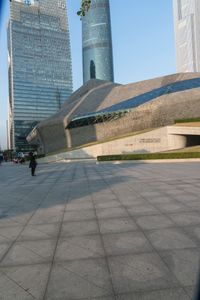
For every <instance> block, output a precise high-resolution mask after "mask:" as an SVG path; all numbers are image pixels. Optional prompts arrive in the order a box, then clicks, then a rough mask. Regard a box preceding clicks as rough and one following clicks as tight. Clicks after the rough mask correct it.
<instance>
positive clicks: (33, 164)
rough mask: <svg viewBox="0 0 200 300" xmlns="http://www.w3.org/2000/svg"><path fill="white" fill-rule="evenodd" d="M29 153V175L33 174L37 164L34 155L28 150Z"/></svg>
mask: <svg viewBox="0 0 200 300" xmlns="http://www.w3.org/2000/svg"><path fill="white" fill-rule="evenodd" d="M29 155H30V163H29V168H31V175H32V176H35V169H36V166H37V161H36V159H35V156H34V155H33V153H32V152H30V153H29Z"/></svg>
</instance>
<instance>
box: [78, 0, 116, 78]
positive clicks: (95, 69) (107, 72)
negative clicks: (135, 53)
mask: <svg viewBox="0 0 200 300" xmlns="http://www.w3.org/2000/svg"><path fill="white" fill-rule="evenodd" d="M82 40H83V82H86V81H88V80H90V79H92V78H97V79H102V80H108V81H114V75H113V55H112V37H111V22H110V6H109V0H92V3H91V8H90V10H89V11H88V12H87V13H86V15H85V17H83V19H82Z"/></svg>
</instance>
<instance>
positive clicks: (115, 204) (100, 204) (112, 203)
mask: <svg viewBox="0 0 200 300" xmlns="http://www.w3.org/2000/svg"><path fill="white" fill-rule="evenodd" d="M119 206H121V204H120V203H119V201H116V200H107V201H106V202H101V201H99V202H97V203H96V204H95V207H96V209H98V208H107V209H109V208H111V207H119Z"/></svg>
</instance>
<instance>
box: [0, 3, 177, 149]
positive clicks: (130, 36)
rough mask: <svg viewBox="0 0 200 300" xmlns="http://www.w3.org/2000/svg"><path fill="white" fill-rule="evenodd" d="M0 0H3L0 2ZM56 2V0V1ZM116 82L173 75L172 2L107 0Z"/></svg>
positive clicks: (3, 62) (1, 45)
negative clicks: (108, 1) (109, 12)
mask: <svg viewBox="0 0 200 300" xmlns="http://www.w3.org/2000/svg"><path fill="white" fill-rule="evenodd" d="M0 1H2V0H0ZM55 1H56V0H55ZM8 3H9V1H8V0H5V4H4V9H3V12H2V14H0V26H1V27H0V145H1V147H2V148H5V147H6V119H7V101H8V82H7V40H6V25H7V20H8ZM67 7H68V19H69V27H70V37H71V49H72V68H73V86H74V90H76V89H77V88H78V87H80V86H81V85H82V52H81V22H80V20H79V18H78V17H77V16H76V11H77V10H78V9H79V7H80V0H68V1H67ZM110 7H111V22H112V38H113V55H114V73H115V82H119V83H124V84H125V83H130V82H135V81H140V80H144V79H149V78H153V77H158V76H162V75H165V74H171V73H175V72H176V65H175V46H174V29H173V10H172V0H123V1H122V0H110Z"/></svg>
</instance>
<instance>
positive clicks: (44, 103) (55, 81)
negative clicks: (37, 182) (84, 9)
mask: <svg viewBox="0 0 200 300" xmlns="http://www.w3.org/2000/svg"><path fill="white" fill-rule="evenodd" d="M8 61H9V69H8V75H9V124H8V130H9V138H10V147H11V148H13V149H15V150H16V151H28V150H29V148H30V146H29V145H28V143H27V141H26V136H27V135H28V134H29V132H30V131H31V130H32V129H33V128H34V126H35V125H36V124H37V123H38V122H40V121H42V120H44V119H46V118H47V117H49V116H51V115H52V114H54V113H55V112H57V111H58V110H59V109H60V108H61V106H62V104H63V103H64V102H65V101H66V100H67V99H68V97H69V96H70V95H71V93H72V68H71V51H70V38H69V29H68V21H67V12H66V1H65V0H61V1H55V0H12V1H11V2H10V20H9V25H8Z"/></svg>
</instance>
